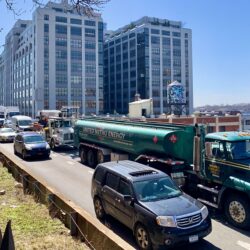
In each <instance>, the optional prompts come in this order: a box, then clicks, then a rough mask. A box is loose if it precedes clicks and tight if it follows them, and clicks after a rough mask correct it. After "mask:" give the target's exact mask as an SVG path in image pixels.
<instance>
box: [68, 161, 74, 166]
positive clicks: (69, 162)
mask: <svg viewBox="0 0 250 250" xmlns="http://www.w3.org/2000/svg"><path fill="white" fill-rule="evenodd" d="M67 163H68V164H69V165H74V164H75V163H74V162H72V161H67Z"/></svg>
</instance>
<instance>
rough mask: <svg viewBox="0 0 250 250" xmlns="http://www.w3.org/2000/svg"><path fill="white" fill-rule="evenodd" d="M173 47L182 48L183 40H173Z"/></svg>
mask: <svg viewBox="0 0 250 250" xmlns="http://www.w3.org/2000/svg"><path fill="white" fill-rule="evenodd" d="M173 46H181V40H180V39H175V38H174V39H173Z"/></svg>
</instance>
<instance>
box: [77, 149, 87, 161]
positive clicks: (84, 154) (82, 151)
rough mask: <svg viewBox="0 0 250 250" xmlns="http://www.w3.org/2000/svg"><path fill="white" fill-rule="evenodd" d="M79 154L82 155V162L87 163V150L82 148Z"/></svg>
mask: <svg viewBox="0 0 250 250" xmlns="http://www.w3.org/2000/svg"><path fill="white" fill-rule="evenodd" d="M79 156H80V159H81V163H82V164H86V162H87V154H86V150H85V149H84V148H80V152H79Z"/></svg>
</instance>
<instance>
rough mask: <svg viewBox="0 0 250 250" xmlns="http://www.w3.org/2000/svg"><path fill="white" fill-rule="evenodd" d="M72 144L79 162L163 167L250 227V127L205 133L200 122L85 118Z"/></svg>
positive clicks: (185, 187) (234, 220) (230, 217)
mask: <svg viewBox="0 0 250 250" xmlns="http://www.w3.org/2000/svg"><path fill="white" fill-rule="evenodd" d="M74 131H75V136H74V140H75V141H74V144H75V147H77V148H78V149H79V156H80V159H81V162H82V163H83V164H86V165H89V166H90V167H95V166H96V165H97V164H98V163H102V162H105V161H110V160H111V161H114V160H115V161H119V160H124V159H129V160H134V161H137V162H140V163H143V164H146V165H150V166H151V167H155V168H157V169H160V170H162V171H164V172H166V173H167V174H168V175H169V176H171V177H172V179H173V180H174V181H175V182H176V183H177V184H178V185H179V186H180V187H181V188H182V189H183V190H184V191H185V192H187V193H189V194H191V195H193V196H194V197H195V198H198V199H199V200H200V201H201V202H203V203H204V204H206V205H209V206H211V207H213V208H216V209H220V210H222V211H224V214H225V216H226V218H227V220H228V221H229V222H230V223H231V224H232V225H234V226H236V227H239V228H243V229H249V228H250V133H247V132H218V133H211V134H206V127H205V126H203V125H177V124H160V123H152V122H151V123H149V122H129V121H116V120H108V119H104V118H85V119H82V120H78V121H77V122H76V124H75V130H74Z"/></svg>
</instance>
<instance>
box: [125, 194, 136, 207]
mask: <svg viewBox="0 0 250 250" xmlns="http://www.w3.org/2000/svg"><path fill="white" fill-rule="evenodd" d="M123 199H124V201H125V202H126V203H128V204H129V205H130V206H133V205H134V201H135V200H134V198H133V197H132V196H131V195H124V196H123Z"/></svg>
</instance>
